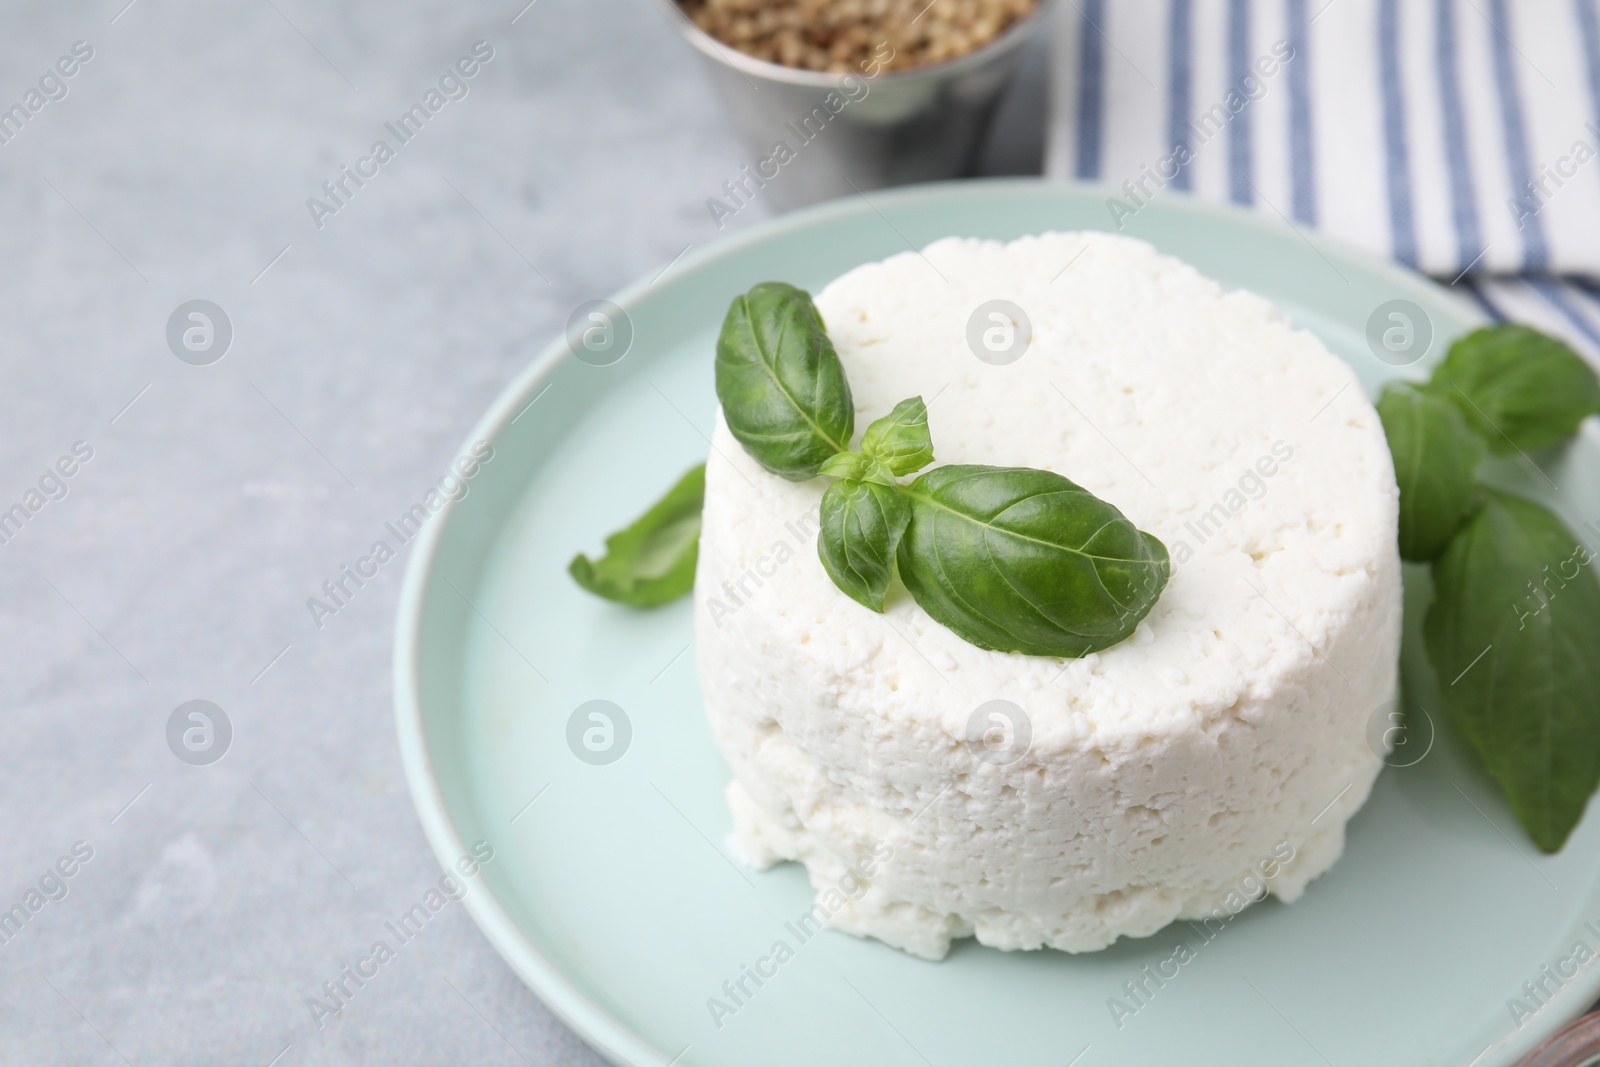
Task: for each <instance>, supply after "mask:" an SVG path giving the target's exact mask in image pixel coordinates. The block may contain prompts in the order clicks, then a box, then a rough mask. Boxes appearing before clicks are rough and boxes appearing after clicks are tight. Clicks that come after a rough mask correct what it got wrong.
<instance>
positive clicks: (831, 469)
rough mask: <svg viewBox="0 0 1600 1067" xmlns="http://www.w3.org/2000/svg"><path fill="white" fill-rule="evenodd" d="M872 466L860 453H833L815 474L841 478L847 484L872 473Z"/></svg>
mask: <svg viewBox="0 0 1600 1067" xmlns="http://www.w3.org/2000/svg"><path fill="white" fill-rule="evenodd" d="M872 466H873V465H872V461H871V460H870V459H868V458H867V457H866V456H863V455H862V454H861V453H860V452H835V453H834V454H833V455H831V456H829V457H828V458H827V459H826V460H824V461H823V464H822V469H820V470H819V471H817V473H818V474H825V475H827V476H828V477H830V478H843V479H844V480H845V481H847V482H859V481H860V480H861V479H863V478H865V477H866V476H867V475H868V474H870V473H872Z"/></svg>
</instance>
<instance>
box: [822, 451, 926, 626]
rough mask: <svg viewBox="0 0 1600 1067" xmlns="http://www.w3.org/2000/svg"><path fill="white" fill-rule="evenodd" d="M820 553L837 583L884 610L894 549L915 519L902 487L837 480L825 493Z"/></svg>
mask: <svg viewBox="0 0 1600 1067" xmlns="http://www.w3.org/2000/svg"><path fill="white" fill-rule="evenodd" d="M821 518H822V529H821V531H820V532H819V533H818V534H817V555H818V556H819V557H821V559H822V566H823V569H824V570H826V571H827V572H828V577H830V578H832V579H833V584H834V585H837V586H838V587H839V588H840V589H842V590H844V592H845V593H846V595H848V596H849V597H850V599H851V600H854V601H855V602H856V603H858V604H861V605H863V606H864V607H868V608H871V609H872V610H873V611H882V610H883V598H884V594H885V593H887V592H888V590H889V580H890V579H891V578H893V577H894V559H895V550H896V549H897V548H899V547H900V539H901V538H902V537H903V536H904V535H905V532H906V526H907V525H909V524H910V522H911V504H910V502H909V501H907V500H906V498H905V496H904V495H902V494H901V492H900V490H899V489H897V488H894V487H891V486H887V485H880V484H878V483H877V482H856V481H850V482H835V483H833V484H832V485H830V486H828V491H827V492H825V493H823V494H822V515H821Z"/></svg>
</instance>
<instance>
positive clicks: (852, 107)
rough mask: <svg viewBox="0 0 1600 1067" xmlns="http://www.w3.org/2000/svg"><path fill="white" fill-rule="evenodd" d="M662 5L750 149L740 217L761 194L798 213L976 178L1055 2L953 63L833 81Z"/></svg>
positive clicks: (726, 193) (671, 3)
mask: <svg viewBox="0 0 1600 1067" xmlns="http://www.w3.org/2000/svg"><path fill="white" fill-rule="evenodd" d="M660 2H661V3H662V4H663V5H664V6H665V7H666V8H667V15H668V17H669V18H671V19H672V20H673V22H674V23H675V24H676V25H677V26H678V28H679V29H680V30H681V31H682V32H683V35H684V37H685V39H687V40H688V42H689V43H690V44H691V45H693V46H694V48H695V50H696V51H698V52H699V53H700V55H701V56H703V57H704V58H705V60H706V63H707V65H708V66H709V67H710V69H711V75H712V79H713V81H714V83H715V85H716V87H717V90H718V93H719V94H720V95H721V97H722V99H723V101H724V103H725V104H726V106H727V108H728V110H729V111H730V112H731V113H732V115H733V118H734V122H735V123H736V124H737V126H738V128H739V131H740V133H741V134H742V135H743V137H744V140H745V143H746V145H747V146H748V148H749V151H750V153H751V159H750V162H749V163H748V164H747V165H746V166H745V167H744V168H742V170H741V173H740V174H739V175H738V176H737V177H736V178H734V179H733V180H731V181H729V182H726V183H724V188H723V190H721V193H722V196H723V197H724V200H723V203H724V204H725V206H726V207H727V208H728V209H729V213H730V214H732V213H734V212H737V210H738V209H739V208H740V207H741V206H742V205H743V203H744V202H746V201H748V200H752V199H762V200H765V201H767V202H768V203H771V204H773V205H774V206H776V207H779V208H793V207H799V206H801V205H804V204H812V203H816V202H818V201H821V200H831V199H833V198H835V197H839V196H848V195H850V194H852V193H857V192H861V191H863V190H871V189H879V188H883V187H884V186H889V185H903V184H906V183H908V182H924V181H937V180H940V179H944V178H959V177H964V176H966V175H968V174H970V173H971V172H972V169H973V166H974V164H975V162H976V157H977V154H978V150H979V148H980V147H981V146H982V143H983V138H984V135H985V134H986V133H987V132H988V129H989V123H990V119H991V118H992V117H993V116H994V111H995V107H996V105H997V104H998V103H999V102H1000V97H1001V94H1002V92H1003V91H1004V90H1005V87H1006V85H1007V84H1008V83H1009V82H1010V81H1011V77H1012V75H1014V74H1015V73H1016V70H1017V64H1018V61H1019V60H1020V58H1021V54H1022V46H1023V44H1024V43H1026V41H1027V40H1028V38H1029V36H1030V35H1031V34H1032V33H1033V32H1034V31H1035V30H1036V29H1037V28H1038V27H1039V26H1040V25H1041V24H1042V23H1043V22H1044V21H1045V20H1046V17H1047V15H1048V12H1049V8H1050V6H1051V5H1050V2H1049V0H1040V3H1039V5H1038V6H1037V7H1036V8H1034V10H1033V11H1032V12H1031V13H1030V14H1029V15H1027V16H1026V17H1025V18H1022V19H1019V20H1017V21H1016V22H1015V23H1013V24H1012V25H1011V26H1010V27H1008V28H1007V29H1006V31H1005V32H1004V33H1002V34H1000V35H999V36H998V37H996V38H995V39H994V40H992V41H990V42H989V43H988V44H985V45H983V46H982V47H980V48H977V49H974V50H973V51H971V52H967V53H965V54H964V55H961V56H957V57H956V58H954V59H950V60H945V61H943V62H940V63H935V64H931V65H929V66H926V67H916V68H913V69H910V70H903V71H890V70H880V71H877V72H876V73H873V72H871V71H870V68H869V70H868V71H864V72H862V73H860V74H827V73H822V72H819V71H811V70H800V69H798V68H795V67H784V66H779V65H778V64H776V63H768V62H766V61H764V60H760V59H756V58H755V57H753V56H749V55H746V54H745V53H743V52H740V51H738V50H736V49H734V48H732V47H731V46H729V45H725V44H723V43H722V42H721V41H718V40H716V39H715V38H713V37H711V36H710V35H708V34H706V33H704V32H702V31H701V30H700V28H699V27H698V26H696V25H695V24H694V23H693V22H692V21H691V20H690V19H689V16H688V15H687V14H685V13H684V11H683V9H682V8H680V7H679V6H678V3H677V0H660ZM710 206H711V208H712V211H713V214H717V210H718V209H717V207H716V205H715V203H713V204H712V205H710ZM719 222H720V218H719Z"/></svg>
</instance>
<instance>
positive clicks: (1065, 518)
mask: <svg viewBox="0 0 1600 1067" xmlns="http://www.w3.org/2000/svg"><path fill="white" fill-rule="evenodd" d="M903 491H904V492H905V494H906V496H907V497H909V498H910V501H911V525H910V527H909V528H908V529H907V531H906V536H905V539H904V540H903V541H901V542H900V554H899V563H900V577H901V578H902V579H903V580H904V581H905V584H906V588H907V589H909V590H910V591H911V595H912V596H913V597H915V598H916V601H917V603H918V604H920V605H921V606H922V609H923V610H924V611H926V612H927V613H928V614H929V615H931V616H933V618H934V619H935V620H937V621H938V622H940V623H942V624H944V625H945V626H947V627H949V628H950V629H951V630H954V631H955V632H956V633H957V634H958V635H959V636H960V637H962V638H963V639H964V640H966V641H968V642H970V643H971V644H974V645H977V646H978V647H979V648H988V649H995V650H997V651H1001V652H1024V653H1027V654H1029V655H1034V656H1083V655H1087V654H1088V653H1090V652H1094V651H1097V650H1099V649H1102V648H1107V647H1109V646H1111V645H1114V644H1116V643H1117V642H1118V641H1121V640H1123V639H1124V638H1126V637H1127V636H1128V635H1129V634H1131V633H1133V630H1134V628H1135V627H1136V626H1137V625H1138V624H1139V620H1140V619H1143V618H1144V617H1145V615H1146V614H1148V613H1149V611H1150V608H1151V607H1152V606H1153V605H1154V604H1155V602H1156V597H1158V596H1159V595H1160V594H1161V590H1162V588H1163V587H1164V586H1165V585H1166V584H1167V578H1168V576H1169V574H1170V564H1169V562H1168V558H1167V550H1166V546H1165V545H1163V544H1162V543H1161V542H1160V541H1158V540H1156V539H1155V538H1154V537H1152V536H1150V535H1149V534H1147V533H1141V532H1140V531H1139V530H1138V529H1137V528H1136V527H1135V526H1134V525H1133V523H1131V522H1129V521H1128V519H1127V518H1125V517H1124V516H1123V514H1122V513H1121V512H1120V511H1118V510H1117V509H1116V508H1114V507H1112V506H1111V505H1110V504H1108V503H1106V502H1105V501H1103V500H1100V499H1099V498H1098V497H1096V496H1094V494H1092V493H1090V492H1089V491H1088V490H1086V489H1083V488H1081V487H1080V486H1077V485H1075V484H1073V483H1072V482H1070V481H1068V480H1067V479H1065V478H1063V477H1061V476H1060V475H1059V474H1053V473H1051V472H1050V471H1042V470H1032V469H1029V468H1026V467H981V466H949V467H937V468H935V469H934V470H931V471H929V472H928V473H926V474H924V475H923V476H922V477H920V478H918V479H917V480H916V481H915V482H913V483H911V485H910V486H908V487H906V489H905V490H903Z"/></svg>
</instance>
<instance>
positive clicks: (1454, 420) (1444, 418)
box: [1378, 384, 1483, 563]
mask: <svg viewBox="0 0 1600 1067" xmlns="http://www.w3.org/2000/svg"><path fill="white" fill-rule="evenodd" d="M1378 417H1379V418H1380V419H1382V420H1383V432H1384V434H1385V435H1387V436H1388V438H1389V452H1390V454H1391V455H1393V456H1394V473H1395V479H1396V480H1397V481H1398V482H1399V483H1400V556H1401V558H1402V559H1408V560H1412V561H1413V562H1418V563H1426V562H1427V561H1428V560H1431V559H1433V558H1434V557H1435V556H1437V555H1438V554H1439V553H1441V552H1443V551H1444V547H1445V545H1446V543H1448V542H1449V540H1450V535H1451V534H1453V533H1455V532H1456V530H1457V529H1458V528H1459V527H1460V526H1461V524H1462V523H1463V522H1464V521H1466V518H1467V515H1468V513H1469V512H1470V511H1471V510H1472V507H1473V503H1474V500H1475V497H1476V494H1477V487H1476V485H1475V484H1474V482H1473V480H1472V475H1473V472H1474V471H1475V470H1477V467H1478V463H1479V461H1481V460H1482V459H1483V444H1482V443H1481V442H1480V441H1479V440H1478V438H1477V437H1476V436H1474V435H1473V433H1472V431H1471V430H1469V429H1468V428H1467V421H1466V419H1465V418H1464V417H1463V416H1462V414H1461V411H1460V410H1459V409H1458V408H1457V407H1456V406H1455V405H1454V404H1452V403H1450V401H1449V400H1447V399H1445V398H1444V397H1442V396H1439V395H1437V394H1434V393H1427V392H1423V391H1422V390H1420V389H1415V388H1412V387H1411V386H1409V385H1403V384H1402V385H1394V384H1391V385H1388V386H1385V387H1384V390H1383V395H1382V396H1380V397H1379V398H1378Z"/></svg>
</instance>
